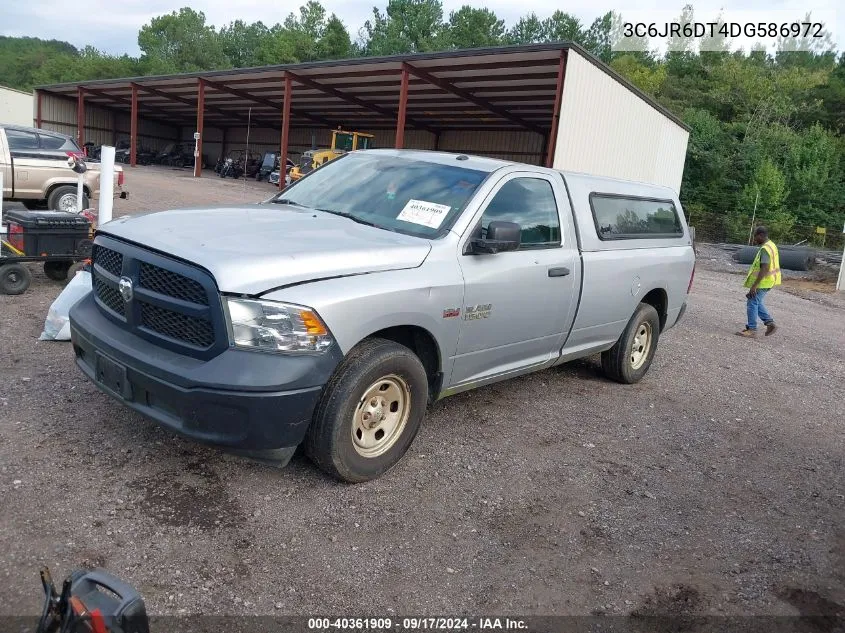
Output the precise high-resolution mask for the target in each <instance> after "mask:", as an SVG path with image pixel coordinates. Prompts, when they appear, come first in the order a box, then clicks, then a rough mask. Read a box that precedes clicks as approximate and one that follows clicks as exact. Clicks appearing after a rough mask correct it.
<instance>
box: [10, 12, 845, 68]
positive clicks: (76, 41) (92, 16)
mask: <svg viewBox="0 0 845 633" xmlns="http://www.w3.org/2000/svg"><path fill="white" fill-rule="evenodd" d="M64 4H65V3H61V2H59V0H26V2H20V1H14V0H0V35H11V36H23V35H29V36H33V37H40V38H42V39H59V40H65V41H68V42H70V43H71V44H73V45H75V46H77V47H80V48H81V47H83V46H85V45H87V44H92V45H94V46H96V47H97V48H99V49H100V50H102V51H104V52H107V53H111V54H118V55H119V54H123V53H128V54H129V55H133V56H136V55H138V54H140V50H139V49H138V42H137V37H138V29H139V28H140V27H141V26H142V25H144V24H146V23H148V22H149V21H150V19H151V18H153V17H155V16H157V15H161V14H163V13H169V12H171V11H174V10H178V9H179V8H180V7H182V6H190V7H192V8H193V9H195V10H198V11H202V12H204V13H205V15H206V20H207V22H208V23H210V24H214V25H215V26H218V27H219V26H221V25H224V24H227V23H229V22H230V21H232V20H236V19H241V20H244V21H247V22H254V21H257V20H261V21H262V22H264V23H265V24H267V25H273V24H275V23H277V22H282V21H284V19H285V17H286V16H287V15H288V14H289V13H291V12H296V11H298V8H299V6H300V4H304V1H303V2H298V1H293V2H287V3H276V2H272V0H271V1H270V2H268V1H267V0H235V1H234V2H233V1H232V0H181V1H180V0H118V2H115V1H114V0H84V2H82V3H81V4H80V5H79V8H80V9H81V10H80V11H70V10H67V9H66V7H64V8H62V5H64ZM322 4H323V6H324V7H325V8H326V10H327V12H328V13H332V12H333V13H336V14H337V15H338V17H340V19H341V20H343V22H344V23H345V24H346V27H347V29H349V32H350V34H351V35H352V38H353V40H354V39H356V38H357V34H358V30H359V29H360V28H361V27H362V26H363V24H364V21H365V20H367V19H368V18H369V17H370V16H371V15H372V11H373V6H374V5H377V6H378V7H379V8H380V9H382V10H384V7H385V6H386V0H380V1H379V2H374V0H323V2H322ZM463 4H471V5H472V6H484V7H487V8H489V9H491V10H493V11H495V12H496V14H497V15H498V16H499V17H500V18H502V19H504V20H505V23H506V25H507V26H511V25H512V24H514V23H515V22H516V21H517V20H518V19H519V18H520V17H521V16H522V15H524V14H525V13H528V12H530V11H534V12H535V13H536V14H537V15H538V16H539V17H540V18H541V19H542V18H545V17H548V16H549V15H551V14H552V13H553V12H554V11H555V10H557V9H561V10H563V11H566V12H569V13H571V14H574V15H576V16H577V17H578V18H579V19H580V20H581V21H582V23H585V24H587V25H589V24H590V23H591V22H592V21H593V20H594V19H595V18H596V17H598V16H599V15H601V14H604V13H606V12H607V11H608V10H614V11H618V12H620V13H621V14H622V17H623V19H626V20H630V21H654V20H656V19H660V20H662V21H665V19H666V16H667V15H669V16H671V15H680V12H681V8H682V7H683V5H684V0H680V1H679V2H678V3H677V6H674V5H673V4H667V3H665V2H658V1H657V0H614V1H613V2H612V3H607V4H605V5H600V4H599V3H597V2H595V0H570V1H569V2H567V3H565V4H564V3H561V2H560V1H559V0H531V1H530V2H524V3H516V2H513V1H512V0H484V1H483V2H478V1H477V0H476V1H472V0H443V5H444V10H445V13H446V15H447V16H448V14H449V12H450V11H453V10H456V9H458V8H460V6H461V5H463ZM692 4H693V7H694V10H695V13H696V16H697V17H700V18H706V20H705V21H709V19H714V18H715V17H716V15H717V14H718V12H719V10H720V8H723V9H724V10H725V15H726V16H728V17H729V16H730V15H731V14H732V12H733V13H735V14H736V15H737V16H738V17H740V18H741V19H742V21H743V22H745V21H747V19H748V18H749V16H750V17H751V19H753V20H765V21H769V20H770V19H771V20H774V19H780V18H781V17H783V16H792V15H794V16H796V17H797V18H798V19H801V18H802V17H803V16H804V14H805V13H806V12H807V11H813V12H814V17H820V18H823V19H824V20H825V21H826V22H827V27H828V29H829V30H830V31H832V32H833V36H834V41H835V43H836V45H837V49H838V50H843V49H845V37H844V36H845V23H843V21H842V18H843V17H845V10H842V11H840V12H839V13H840V14H842V15H841V16H840V15H837V13H836V12H835V7H836V6H837V4H838V2H836V1H835V0H810V1H809V2H807V0H741V1H736V2H733V3H731V4H726V3H725V2H723V1H720V0H701V1H698V2H692ZM783 12H787V13H783Z"/></svg>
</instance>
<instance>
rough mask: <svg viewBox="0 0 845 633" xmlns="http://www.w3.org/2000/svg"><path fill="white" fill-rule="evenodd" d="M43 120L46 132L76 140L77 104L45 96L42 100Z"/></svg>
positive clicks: (69, 100)
mask: <svg viewBox="0 0 845 633" xmlns="http://www.w3.org/2000/svg"><path fill="white" fill-rule="evenodd" d="M41 119H42V124H41V127H43V128H44V129H45V130H53V131H54V132H61V133H62V134H67V135H69V136H73V137H74V138H76V102H74V101H72V100H71V99H62V98H60V97H56V96H53V95H49V94H45V95H44V96H43V97H42V98H41Z"/></svg>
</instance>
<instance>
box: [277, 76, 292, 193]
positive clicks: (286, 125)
mask: <svg viewBox="0 0 845 633" xmlns="http://www.w3.org/2000/svg"><path fill="white" fill-rule="evenodd" d="M292 92H293V91H292V90H291V76H290V74H288V73H285V102H284V105H283V106H282V146H281V148H280V149H281V151H280V152H279V189H284V188H285V174H286V173H287V164H288V141H289V140H290V138H289V133H290V102H291V93H292Z"/></svg>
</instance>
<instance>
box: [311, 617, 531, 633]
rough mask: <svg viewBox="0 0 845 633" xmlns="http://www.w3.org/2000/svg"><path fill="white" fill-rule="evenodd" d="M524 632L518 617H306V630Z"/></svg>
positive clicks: (524, 628)
mask: <svg viewBox="0 0 845 633" xmlns="http://www.w3.org/2000/svg"><path fill="white" fill-rule="evenodd" d="M473 629H475V630H479V631H487V630H493V631H495V630H511V631H520V630H521V631H526V630H527V629H528V624H527V623H526V622H525V620H521V619H518V618H501V617H489V618H485V617H478V618H463V617H458V618H443V617H419V618H309V619H308V630H309V631H331V630H353V631H365V630H376V631H378V630H382V631H389V630H394V631H467V630H473Z"/></svg>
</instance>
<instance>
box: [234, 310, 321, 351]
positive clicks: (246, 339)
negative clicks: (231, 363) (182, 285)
mask: <svg viewBox="0 0 845 633" xmlns="http://www.w3.org/2000/svg"><path fill="white" fill-rule="evenodd" d="M225 299H226V306H227V312H228V320H229V324H228V325H229V340H230V342H231V343H232V345H235V346H236V347H242V348H245V349H253V350H258V351H267V352H294V353H295V352H322V351H324V350H326V349H328V348H329V346H330V345H331V344H332V342H333V340H334V339H332V337H331V334H329V330H328V328H327V327H326V325H325V324H324V323H323V321H322V319H320V317H319V316H317V313H316V312H314V311H313V310H310V309H308V308H305V307H302V306H297V305H291V304H289V303H277V302H275V301H256V300H253V299H234V298H229V297H225Z"/></svg>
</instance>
